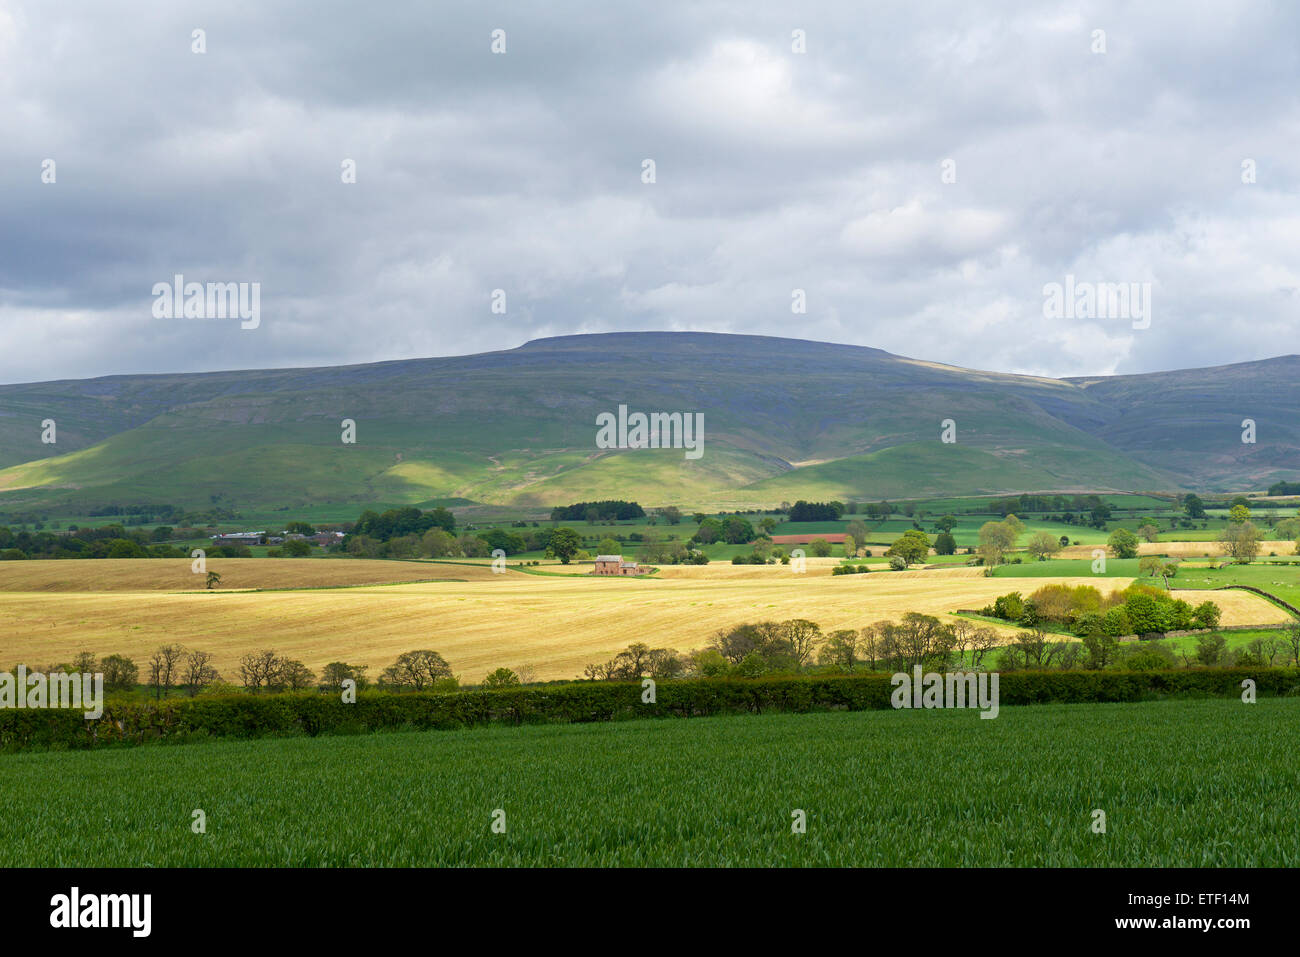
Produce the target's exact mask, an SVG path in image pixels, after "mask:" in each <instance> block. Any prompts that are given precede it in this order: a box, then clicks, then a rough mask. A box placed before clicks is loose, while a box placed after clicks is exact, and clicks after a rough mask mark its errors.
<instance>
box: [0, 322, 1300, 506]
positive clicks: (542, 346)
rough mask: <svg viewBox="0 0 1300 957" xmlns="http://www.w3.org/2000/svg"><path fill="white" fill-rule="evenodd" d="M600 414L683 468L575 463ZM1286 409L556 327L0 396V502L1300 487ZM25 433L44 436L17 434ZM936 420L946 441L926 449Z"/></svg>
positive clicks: (1271, 383) (1247, 369)
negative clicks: (52, 441) (643, 428)
mask: <svg viewBox="0 0 1300 957" xmlns="http://www.w3.org/2000/svg"><path fill="white" fill-rule="evenodd" d="M620 404H622V405H626V406H627V407H628V409H629V411H632V412H635V411H641V412H692V413H695V412H699V413H703V416H704V454H703V456H702V457H701V458H699V459H697V460H689V459H687V458H686V457H685V456H684V454H683V452H682V451H681V450H670V449H657V450H622V451H620V450H603V449H599V448H597V445H596V431H597V429H596V418H597V415H598V414H600V413H602V412H616V411H617V409H618V406H619V405H620ZM1297 409H1300V357H1297V356H1286V357H1283V358H1278V359H1269V360H1266V361H1261V362H1250V363H1242V364H1239V365H1230V366H1221V367H1218V368H1213V369H1193V370H1185V371H1177V372H1160V373H1153V374H1149V375H1127V376H1113V377H1100V378H1096V377H1094V378H1075V379H1047V378H1037V377H1033V376H1019V375H1009V374H1004V373H997V372H981V371H976V370H971V369H962V368H958V367H955V366H948V365H940V364H937V363H932V362H925V361H921V360H916V359H908V358H904V357H902V356H895V355H891V354H890V353H887V352H882V351H881V350H879V349H869V348H863V347H860V346H844V345H834V344H831V343H822V342H807V341H803V340H798V339H779V338H770V337H764V336H735V335H718V334H711V333H690V332H654V333H612V334H606V335H587V336H561V337H557V338H552V339H540V340H536V341H534V342H529V343H527V344H525V345H523V346H520V347H519V348H517V349H510V350H505V351H501V352H489V353H484V354H481V355H472V356H456V357H450V358H442V359H413V360H403V361H398V362H381V363H373V364H368V365H357V366H339V367H330V368H317V369H278V370H270V371H265V370H258V371H247V372H219V373H195V374H178V375H131V376H109V377H105V378H99V379H88V380H82V381H75V380H65V381H58V382H43V383H33V384H24V385H9V386H0V510H4V511H9V510H15V511H17V510H28V509H32V508H42V509H48V510H55V511H62V512H71V511H75V510H76V509H77V508H78V507H80V506H83V505H85V504H86V503H107V502H118V503H123V504H128V503H129V504H140V503H152V504H161V503H172V504H177V505H183V506H187V507H198V506H206V505H207V504H208V503H209V502H211V501H214V500H216V501H221V502H223V503H226V504H231V505H235V506H237V507H238V506H245V507H254V506H256V507H269V506H281V505H286V506H290V507H295V506H297V507H301V506H303V505H307V504H322V503H378V502H386V503H397V502H412V503H419V502H426V501H428V500H431V499H435V498H449V497H459V498H466V499H472V500H475V501H482V502H494V503H511V504H527V505H552V504H556V503H564V502H571V501H580V500H587V499H599V498H631V499H637V500H638V501H640V502H642V503H643V504H646V505H652V504H668V503H675V504H680V505H688V506H705V505H710V506H716V507H735V506H741V505H747V504H776V503H779V502H780V501H782V500H786V499H788V500H793V499H796V498H807V499H827V498H838V499H841V500H857V501H862V500H877V499H882V498H891V499H898V498H915V497H921V496H934V495H947V494H979V493H998V492H1020V491H1078V490H1103V489H1114V490H1148V491H1154V490H1162V489H1167V490H1175V489H1192V488H1194V489H1201V490H1214V489H1229V488H1232V489H1241V488H1251V487H1262V486H1266V485H1268V484H1269V483H1271V482H1272V481H1275V480H1277V479H1296V478H1300V423H1298V422H1297V419H1296V410H1297ZM1247 418H1250V419H1253V420H1254V421H1255V423H1256V426H1255V428H1256V434H1257V442H1256V444H1253V445H1251V444H1243V443H1242V441H1241V436H1242V420H1243V419H1247ZM45 419H53V420H55V423H56V428H57V444H56V445H53V446H51V445H45V444H42V443H41V422H42V421H43V420H45ZM343 419H352V420H354V421H355V422H356V430H357V433H356V438H357V441H356V444H354V445H345V444H343V443H342V442H341V441H340V436H341V427H340V423H341V421H342V420H343ZM945 419H952V420H954V422H955V426H956V442H955V443H954V444H945V443H943V442H941V441H940V433H941V429H942V422H943V420H945ZM52 453H57V454H53V455H52Z"/></svg>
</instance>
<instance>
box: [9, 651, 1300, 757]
mask: <svg viewBox="0 0 1300 957" xmlns="http://www.w3.org/2000/svg"><path fill="white" fill-rule="evenodd" d="M1244 678H1253V679H1254V680H1255V682H1256V686H1257V691H1258V694H1259V695H1260V696H1275V695H1286V694H1300V670H1297V669H1295V668H1215V669H1203V670H1181V669H1180V670H1176V671H1147V672H1114V671H1045V672H1011V673H1006V674H1002V675H1001V676H1000V679H999V682H1000V683H999V697H1000V704H1001V705H1002V706H1007V705H1024V704H1048V703H1072V702H1120V701H1139V700H1144V699H1149V698H1157V697H1163V696H1170V695H1174V696H1211V697H1237V696H1239V695H1240V694H1241V682H1242V679H1244ZM892 690H893V689H892V686H891V684H890V677H889V675H886V674H878V673H873V674H867V675H819V676H797V677H773V678H760V679H692V680H686V681H664V682H660V683H659V684H658V686H657V688H656V702H655V703H654V704H643V703H642V701H641V696H642V688H641V685H640V684H638V683H622V682H618V683H616V682H583V683H577V684H569V685H558V686H548V687H540V688H507V689H500V690H492V691H461V692H455V693H451V694H433V693H423V692H414V693H400V694H394V693H391V692H382V691H368V692H362V693H360V694H358V695H357V700H356V703H355V704H344V703H343V702H342V701H341V700H340V698H339V697H338V696H336V695H332V694H330V695H326V694H320V693H317V692H300V693H296V694H292V693H291V694H273V695H255V694H239V695H225V696H212V697H207V696H202V695H200V696H199V697H196V698H173V699H170V700H164V701H161V702H148V703H139V702H114V701H112V700H110V701H108V702H107V703H106V704H105V707H104V716H103V718H102V719H101V720H99V721H87V720H85V719H84V717H83V716H82V712H81V711H79V710H57V709H47V710H16V709H3V710H0V748H2V749H3V750H6V751H22V750H34V749H64V748H89V747H96V746H102V745H112V744H141V743H144V742H148V741H159V740H163V741H185V740H190V739H195V738H204V737H230V738H254V737H268V736H270V737H274V736H289V735H311V736H314V735H319V734H360V733H365V732H369V731H376V730H381V729H395V728H409V729H420V730H431V729H451V728H468V727H475V726H479V725H486V724H540V723H573V722H592V721H618V720H625V719H631V718H646V717H663V718H691V717H705V716H709V715H719V714H747V713H762V712H782V711H784V712H805V711H830V710H849V711H861V710H868V709H881V708H888V707H890V703H889V698H890V693H891V691H892Z"/></svg>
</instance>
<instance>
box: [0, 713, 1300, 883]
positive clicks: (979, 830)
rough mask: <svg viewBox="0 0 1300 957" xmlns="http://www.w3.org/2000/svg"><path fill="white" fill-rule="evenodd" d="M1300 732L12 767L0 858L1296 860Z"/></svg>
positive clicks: (755, 739)
mask: <svg viewBox="0 0 1300 957" xmlns="http://www.w3.org/2000/svg"><path fill="white" fill-rule="evenodd" d="M1297 719H1300V699H1296V698H1281V699H1262V700H1261V701H1260V702H1259V703H1258V704H1255V705H1244V704H1241V703H1240V702H1237V701H1235V700H1232V701H1222V700H1182V701H1164V702H1151V703H1144V704H1120V705H1108V704H1107V705H1054V706H1044V707H1021V708H1006V709H1003V711H1002V712H1001V714H1000V715H999V717H998V718H997V719H996V720H993V721H987V720H981V719H980V718H979V717H978V715H977V713H976V712H974V711H886V712H854V713H832V714H824V713H823V714H806V715H762V716H743V717H725V718H708V719H699V720H663V721H634V722H624V723H617V724H602V725H565V726H531V727H522V728H500V727H497V728H485V729H481V730H474V731H460V732H431V733H393V734H375V735H368V736H362V737H337V738H317V739H309V738H301V739H281V740H262V741H251V742H228V741H220V742H218V741H213V742H207V743H199V744H192V745H184V746H179V747H163V746H147V747H140V748H134V749H125V750H105V751H97V752H69V753H46V754H18V755H5V756H0V791H3V793H4V794H5V797H6V799H5V801H4V802H3V803H2V804H0V825H2V826H3V827H4V829H5V831H6V833H9V834H21V835H22V839H21V840H10V841H5V842H3V844H0V865H2V866H6V867H11V866H32V865H40V866H80V867H84V866H137V867H138V866H141V865H146V866H150V865H151V866H156V867H164V866H219V865H245V866H248V865H266V866H307V867H322V866H325V867H347V866H365V865H392V866H445V865H512V866H513V865H519V866H539V865H570V866H582V865H597V866H609V865H614V866H638V867H639V866H682V865H684V866H691V865H715V866H716V865H737V866H769V865H795V866H797V865H808V866H822V865H857V866H963V867H986V866H1009V865H1015V866H1125V867H1199V866H1215V867H1226V866H1235V867H1254V866H1263V867H1268V866H1273V867H1280V866H1287V865H1290V864H1293V863H1294V862H1295V860H1296V859H1297V857H1298V856H1300V833H1298V832H1297V831H1296V828H1295V827H1294V818H1295V800H1296V795H1297V793H1300V766H1297V764H1296V762H1295V761H1294V747H1293V746H1294V733H1293V729H1294V727H1295V724H1296V721H1297ZM195 809H202V810H203V812H204V813H205V815H206V823H207V832H206V833H205V834H195V833H193V832H192V830H191V822H192V819H193V818H192V813H193V811H194V810H195ZM498 809H499V810H500V811H503V812H504V815H505V816H504V822H505V832H504V833H494V832H493V831H492V829H491V824H492V821H493V814H494V812H495V811H497V810H498ZM1094 809H1100V810H1102V811H1104V812H1105V814H1106V833H1104V834H1097V833H1093V831H1092V829H1091V827H1090V825H1091V824H1092V822H1093V819H1094V818H1093V811H1094ZM796 810H801V811H803V812H805V814H806V820H807V831H806V833H805V834H794V833H792V830H791V822H792V813H793V812H794V811H796Z"/></svg>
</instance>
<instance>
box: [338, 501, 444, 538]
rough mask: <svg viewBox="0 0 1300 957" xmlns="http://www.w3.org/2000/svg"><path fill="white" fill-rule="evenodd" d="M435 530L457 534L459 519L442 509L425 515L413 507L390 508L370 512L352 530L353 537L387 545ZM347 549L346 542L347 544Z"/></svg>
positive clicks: (359, 519) (436, 509) (357, 521)
mask: <svg viewBox="0 0 1300 957" xmlns="http://www.w3.org/2000/svg"><path fill="white" fill-rule="evenodd" d="M431 528H440V529H442V530H443V531H444V532H447V533H448V534H451V533H454V532H455V531H456V517H455V516H454V515H452V513H451V512H449V511H448V510H447V509H445V508H442V507H439V508H433V509H430V510H429V511H427V512H425V511H421V510H420V509H418V508H416V507H415V506H413V505H408V506H406V507H404V508H390V509H388V511H386V512H376V511H374V510H373V509H367V510H366V511H364V512H362V513H361V517H360V518H358V519H357V520H356V523H355V524H354V525H353V526H352V531H351V532H350V533H349V534H350V535H364V536H365V537H367V538H372V539H375V540H376V541H380V542H386V541H388V540H390V539H393V538H403V537H406V536H410V535H423V534H424V533H425V532H427V531H429V529H431ZM344 544H345V546H346V542H345V543H344Z"/></svg>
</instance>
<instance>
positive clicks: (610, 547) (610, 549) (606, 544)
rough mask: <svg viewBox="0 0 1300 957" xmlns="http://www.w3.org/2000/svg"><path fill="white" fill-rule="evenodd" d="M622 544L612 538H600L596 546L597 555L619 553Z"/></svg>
mask: <svg viewBox="0 0 1300 957" xmlns="http://www.w3.org/2000/svg"><path fill="white" fill-rule="evenodd" d="M622 549H623V546H622V545H620V544H619V543H618V542H616V541H615V540H614V539H612V538H602V539H601V540H600V544H598V545H597V546H596V554H597V555H621V554H622Z"/></svg>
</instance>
